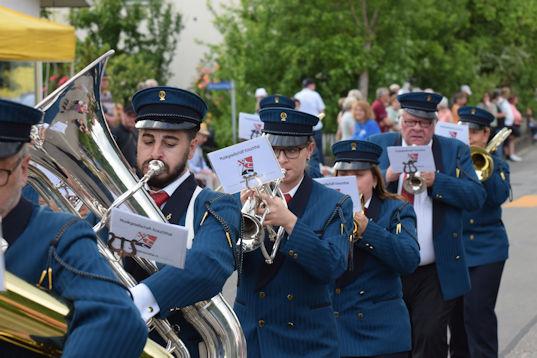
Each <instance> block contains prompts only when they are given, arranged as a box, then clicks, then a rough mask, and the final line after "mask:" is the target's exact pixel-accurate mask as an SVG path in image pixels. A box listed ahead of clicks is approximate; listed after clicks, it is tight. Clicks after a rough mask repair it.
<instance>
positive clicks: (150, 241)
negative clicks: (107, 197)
mask: <svg viewBox="0 0 537 358" xmlns="http://www.w3.org/2000/svg"><path fill="white" fill-rule="evenodd" d="M187 236H188V230H187V229H186V228H185V227H184V226H179V225H173V224H169V223H163V222H158V221H154V220H151V219H149V218H146V217H145V216H141V215H137V214H133V213H130V212H128V211H124V210H121V209H118V208H114V209H112V215H111V217H110V230H109V236H108V240H109V247H110V248H111V249H112V251H114V252H116V253H118V254H119V255H120V256H125V255H122V253H121V251H123V252H124V253H126V254H131V255H132V254H134V255H135V256H138V257H141V258H144V259H148V260H153V261H156V262H159V263H161V264H165V265H170V266H174V267H177V268H181V269H182V268H184V266H185V256H186V251H187Z"/></svg>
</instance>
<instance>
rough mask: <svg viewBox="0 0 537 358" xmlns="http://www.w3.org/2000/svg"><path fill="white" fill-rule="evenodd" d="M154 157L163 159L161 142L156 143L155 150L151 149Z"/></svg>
mask: <svg viewBox="0 0 537 358" xmlns="http://www.w3.org/2000/svg"><path fill="white" fill-rule="evenodd" d="M151 158H152V159H161V158H162V145H161V144H160V143H155V145H154V146H153V150H152V151H151Z"/></svg>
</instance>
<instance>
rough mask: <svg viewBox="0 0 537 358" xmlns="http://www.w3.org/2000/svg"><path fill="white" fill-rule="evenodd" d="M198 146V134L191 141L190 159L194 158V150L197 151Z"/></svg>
mask: <svg viewBox="0 0 537 358" xmlns="http://www.w3.org/2000/svg"><path fill="white" fill-rule="evenodd" d="M197 147H198V136H196V137H194V139H192V140H191V141H190V145H189V148H188V149H189V152H188V160H190V159H192V157H193V156H194V152H195V151H196V148H197Z"/></svg>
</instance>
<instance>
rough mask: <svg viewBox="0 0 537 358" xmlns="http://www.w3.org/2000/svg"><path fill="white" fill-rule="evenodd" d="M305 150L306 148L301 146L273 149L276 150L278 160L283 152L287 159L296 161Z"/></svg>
mask: <svg viewBox="0 0 537 358" xmlns="http://www.w3.org/2000/svg"><path fill="white" fill-rule="evenodd" d="M304 148H306V147H305V146H300V147H284V148H272V150H274V154H275V155H276V158H279V157H280V153H282V152H283V155H285V157H286V158H287V159H296V158H298V156H299V155H300V151H301V150H302V149H304Z"/></svg>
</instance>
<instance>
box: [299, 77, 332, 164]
mask: <svg viewBox="0 0 537 358" xmlns="http://www.w3.org/2000/svg"><path fill="white" fill-rule="evenodd" d="M302 87H303V88H302V90H301V91H300V92H298V93H297V94H295V98H296V99H298V100H299V101H300V111H302V112H306V113H309V114H312V115H314V116H319V115H320V114H321V113H324V109H325V105H324V102H323V99H322V98H321V95H320V94H319V93H318V92H316V91H315V87H316V85H315V81H313V80H312V79H309V78H306V79H305V80H304V81H302ZM313 137H314V139H315V144H316V145H317V148H319V160H320V162H321V164H323V163H324V153H323V122H322V121H319V123H317V125H316V126H315V127H313Z"/></svg>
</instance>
